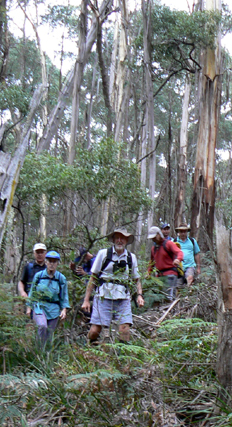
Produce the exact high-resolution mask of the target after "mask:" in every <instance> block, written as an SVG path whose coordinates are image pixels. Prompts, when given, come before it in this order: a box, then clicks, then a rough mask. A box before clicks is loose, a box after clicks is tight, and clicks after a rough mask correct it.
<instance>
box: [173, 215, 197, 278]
mask: <svg viewBox="0 0 232 427" xmlns="http://www.w3.org/2000/svg"><path fill="white" fill-rule="evenodd" d="M189 231H191V228H190V227H189V226H188V224H186V223H185V222H182V223H181V224H180V225H179V226H178V227H177V228H176V232H177V233H178V237H177V238H176V239H174V242H175V241H176V242H178V243H180V246H181V249H182V251H183V254H184V262H183V267H184V275H185V279H186V281H187V285H188V286H190V285H192V283H193V281H194V277H195V274H196V273H197V274H200V273H201V264H200V248H199V246H198V243H197V241H196V239H194V238H193V237H188V232H189Z"/></svg>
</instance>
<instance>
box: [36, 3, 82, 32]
mask: <svg viewBox="0 0 232 427" xmlns="http://www.w3.org/2000/svg"><path fill="white" fill-rule="evenodd" d="M78 10H79V7H75V6H72V5H70V4H69V5H68V6H63V5H54V6H48V13H47V14H46V15H44V16H43V17H42V22H43V23H49V24H50V26H51V27H52V28H57V27H59V28H60V27H64V28H66V29H67V31H68V35H69V37H75V38H76V37H77V35H78V32H77V23H78V17H77V11H78Z"/></svg>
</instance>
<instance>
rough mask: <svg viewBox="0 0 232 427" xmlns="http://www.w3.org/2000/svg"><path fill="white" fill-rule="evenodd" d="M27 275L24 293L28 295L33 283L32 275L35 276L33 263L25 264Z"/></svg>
mask: <svg viewBox="0 0 232 427" xmlns="http://www.w3.org/2000/svg"><path fill="white" fill-rule="evenodd" d="M27 274H28V276H27V283H26V285H25V291H26V293H27V294H28V292H29V291H30V288H31V284H32V282H33V278H34V275H35V269H34V262H29V263H28V264H27Z"/></svg>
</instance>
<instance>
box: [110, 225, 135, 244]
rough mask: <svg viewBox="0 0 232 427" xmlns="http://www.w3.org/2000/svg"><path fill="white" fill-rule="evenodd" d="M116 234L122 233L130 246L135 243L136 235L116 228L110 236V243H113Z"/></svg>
mask: <svg viewBox="0 0 232 427" xmlns="http://www.w3.org/2000/svg"><path fill="white" fill-rule="evenodd" d="M115 233H120V234H122V235H123V236H125V237H127V239H128V240H127V244H128V245H130V244H131V243H133V241H134V235H133V234H131V233H128V232H127V230H126V229H125V228H116V229H115V230H114V231H113V232H112V233H110V234H108V236H107V237H108V240H109V242H113V241H114V235H115Z"/></svg>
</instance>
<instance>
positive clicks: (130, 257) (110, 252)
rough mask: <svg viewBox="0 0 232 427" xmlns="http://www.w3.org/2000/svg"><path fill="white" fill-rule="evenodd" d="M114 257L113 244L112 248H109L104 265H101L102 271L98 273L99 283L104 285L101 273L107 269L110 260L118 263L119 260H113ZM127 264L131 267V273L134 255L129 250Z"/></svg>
mask: <svg viewBox="0 0 232 427" xmlns="http://www.w3.org/2000/svg"><path fill="white" fill-rule="evenodd" d="M112 257H113V246H111V247H110V248H108V249H107V254H106V258H105V259H104V261H103V263H102V266H101V270H100V273H99V274H98V281H99V283H100V284H101V285H102V283H103V282H104V280H103V279H101V274H102V273H103V271H104V270H105V269H106V267H107V265H108V264H109V263H110V262H114V263H116V262H117V261H113V260H112ZM127 265H128V267H129V275H130V274H131V269H132V255H131V253H130V252H129V251H127Z"/></svg>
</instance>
